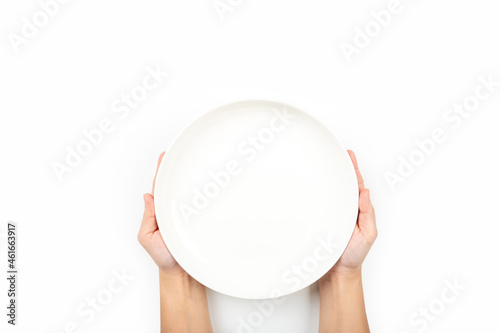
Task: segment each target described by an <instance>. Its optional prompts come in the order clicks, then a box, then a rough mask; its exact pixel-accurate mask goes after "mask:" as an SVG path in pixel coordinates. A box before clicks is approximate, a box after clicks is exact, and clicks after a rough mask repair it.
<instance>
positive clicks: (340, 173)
mask: <svg viewBox="0 0 500 333" xmlns="http://www.w3.org/2000/svg"><path fill="white" fill-rule="evenodd" d="M154 195H155V206H156V216H157V219H158V224H159V228H160V231H161V234H162V236H163V239H164V241H165V243H166V245H167V247H168V248H169V250H170V252H171V253H172V255H173V256H174V258H175V259H176V260H177V261H178V263H179V264H180V265H181V266H182V267H183V268H184V269H185V270H186V271H187V272H188V273H189V274H190V275H191V276H192V277H193V278H195V279H196V280H198V281H199V282H201V283H202V284H204V285H205V286H207V287H209V288H211V289H213V290H215V291H217V292H220V293H223V294H226V295H229V296H234V297H239V298H247V299H267V298H274V297H279V296H283V295H287V294H290V293H293V292H295V291H298V290H301V289H303V288H305V287H307V286H309V285H311V284H312V283H314V282H316V281H317V280H319V278H321V277H322V276H323V275H324V274H325V273H326V272H327V271H328V270H329V269H330V268H331V267H332V266H333V265H334V264H335V263H336V262H337V260H338V259H339V258H340V256H341V255H342V253H343V251H344V250H345V247H346V246H347V244H348V242H349V240H350V237H351V235H352V232H353V230H354V227H355V223H356V218H357V213H358V186H357V181H356V175H355V172H354V168H353V166H352V164H351V161H350V159H349V155H348V154H347V152H346V150H345V149H344V147H342V145H341V144H340V142H339V141H338V140H337V139H336V138H335V136H334V135H333V134H332V133H331V132H330V131H329V130H328V129H327V128H326V127H325V126H324V125H323V124H322V123H320V122H319V121H318V120H316V119H315V118H313V117H312V116H310V115H309V114H307V113H305V112H303V111H301V110H298V109H297V108H294V107H292V106H289V105H285V104H282V103H278V102H272V101H265V100H249V101H243V102H237V103H232V104H228V105H225V106H222V107H220V108H217V109H215V110H213V111H211V112H209V113H207V114H205V115H203V116H202V117H200V118H199V119H197V120H196V121H194V122H193V123H191V125H189V126H188V127H187V128H186V129H185V130H184V131H183V132H182V133H181V135H180V136H179V137H178V138H177V139H176V140H175V141H174V143H173V144H172V145H171V147H170V148H169V150H168V151H167V153H166V154H165V157H164V158H163V161H162V163H161V165H160V169H159V171H158V176H157V180H156V186H155V193H154Z"/></svg>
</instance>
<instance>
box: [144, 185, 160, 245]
mask: <svg viewBox="0 0 500 333" xmlns="http://www.w3.org/2000/svg"><path fill="white" fill-rule="evenodd" d="M156 229H158V224H157V223H156V215H155V203H154V198H153V196H152V195H151V194H149V193H146V194H144V215H143V217H142V223H141V229H140V231H139V234H142V235H147V234H149V233H152V232H154V231H156Z"/></svg>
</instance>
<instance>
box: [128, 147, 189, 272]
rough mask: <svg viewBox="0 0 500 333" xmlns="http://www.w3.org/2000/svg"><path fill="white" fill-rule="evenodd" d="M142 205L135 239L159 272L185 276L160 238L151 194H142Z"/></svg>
mask: <svg viewBox="0 0 500 333" xmlns="http://www.w3.org/2000/svg"><path fill="white" fill-rule="evenodd" d="M163 155H165V153H162V154H161V155H160V158H159V159H158V166H157V168H156V174H158V168H159V167H160V163H161V160H162V158H163ZM156 174H155V178H154V180H153V191H152V192H153V193H154V186H155V182H156ZM144 205H145V208H144V216H143V218H142V224H141V229H140V230H139V234H138V235H137V239H138V240H139V242H140V243H141V245H142V246H143V247H144V249H145V250H146V251H147V252H148V253H149V255H150V256H151V258H153V260H154V262H155V263H156V265H158V268H159V269H160V272H164V273H176V274H177V273H178V274H181V275H185V274H187V273H186V271H184V269H183V268H182V267H181V266H180V265H179V264H178V263H177V261H176V260H175V259H174V257H173V256H172V254H171V253H170V251H169V250H168V249H167V246H166V245H165V242H164V241H163V238H162V237H161V234H160V230H159V229H158V223H157V222H156V214H155V203H154V198H153V195H152V194H149V193H146V194H144Z"/></svg>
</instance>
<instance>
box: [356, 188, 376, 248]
mask: <svg viewBox="0 0 500 333" xmlns="http://www.w3.org/2000/svg"><path fill="white" fill-rule="evenodd" d="M358 225H359V228H360V229H361V230H362V231H363V234H366V235H367V236H369V237H370V238H373V239H375V238H376V237H377V223H376V219H375V209H374V208H373V205H372V202H371V199H370V190H369V189H363V190H362V191H361V192H360V194H359V216H358Z"/></svg>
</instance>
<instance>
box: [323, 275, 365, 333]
mask: <svg viewBox="0 0 500 333" xmlns="http://www.w3.org/2000/svg"><path fill="white" fill-rule="evenodd" d="M319 288H320V297H321V312H320V328H319V331H320V333H369V332H370V329H369V327H368V319H367V317H366V310H365V301H364V297H363V284H362V279H361V270H359V272H355V273H352V274H348V275H331V276H328V277H326V278H323V279H322V280H320V283H319Z"/></svg>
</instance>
